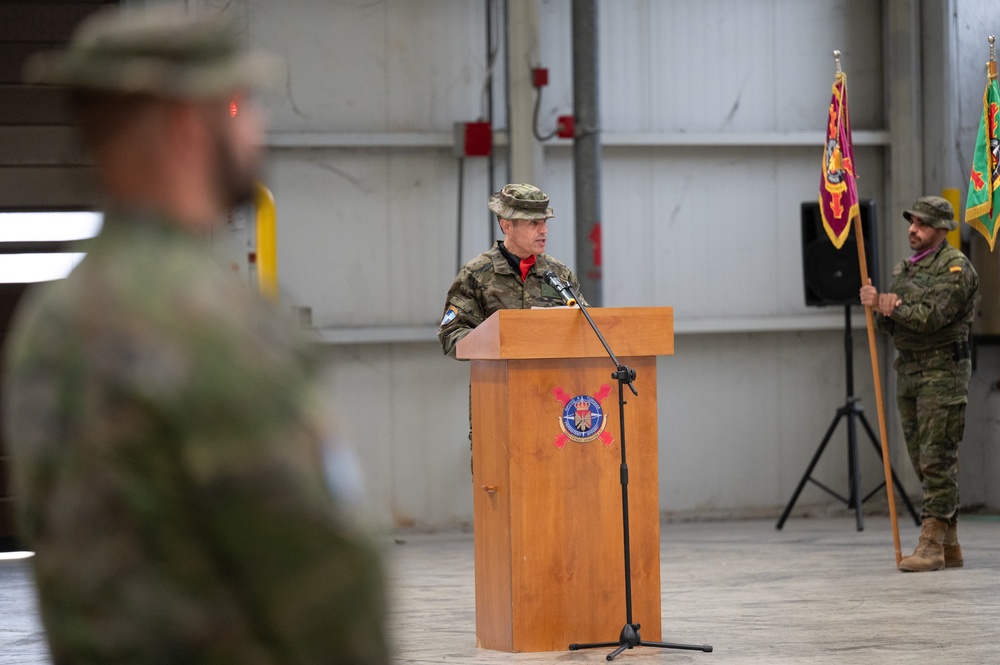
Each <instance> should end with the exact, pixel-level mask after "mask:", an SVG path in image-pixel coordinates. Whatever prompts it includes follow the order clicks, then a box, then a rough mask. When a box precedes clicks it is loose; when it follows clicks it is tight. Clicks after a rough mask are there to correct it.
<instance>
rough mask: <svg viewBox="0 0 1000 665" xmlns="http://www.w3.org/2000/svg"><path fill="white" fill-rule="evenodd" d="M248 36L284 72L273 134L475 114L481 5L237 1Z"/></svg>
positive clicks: (273, 99)
mask: <svg viewBox="0 0 1000 665" xmlns="http://www.w3.org/2000/svg"><path fill="white" fill-rule="evenodd" d="M246 2H247V4H248V5H249V15H250V17H251V18H250V27H249V33H250V40H251V43H253V44H254V45H255V46H256V47H258V48H261V49H263V50H267V51H269V52H271V53H274V54H276V55H278V56H280V57H281V58H282V60H283V62H284V63H285V65H286V67H287V69H286V71H285V72H284V74H283V75H282V77H281V79H280V81H279V85H278V86H277V89H276V90H275V91H273V92H272V93H270V94H268V95H266V96H265V100H266V101H267V106H268V109H269V111H270V112H271V116H272V123H271V125H272V129H274V130H280V131H289V130H308V131H355V132H360V131H410V130H415V129H420V130H429V129H437V130H449V131H450V129H451V126H452V122H454V121H455V120H473V119H475V118H477V117H479V116H480V115H482V114H483V107H482V101H481V95H480V93H481V91H482V87H483V80H484V77H485V59H486V55H485V53H486V49H485V46H483V39H484V37H483V35H484V34H485V28H483V21H484V16H485V14H484V9H483V3H480V2H464V1H459V0H421V1H420V2H408V1H405V0H404V1H400V0H387V1H385V2H351V1H346V0H339V1H332V2H331V1H330V0H288V1H286V2H274V1H273V0H246Z"/></svg>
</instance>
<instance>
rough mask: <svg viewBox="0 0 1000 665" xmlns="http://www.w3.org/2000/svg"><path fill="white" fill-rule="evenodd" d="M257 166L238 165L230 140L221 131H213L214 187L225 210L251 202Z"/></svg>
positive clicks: (255, 183) (253, 194) (254, 192)
mask: <svg viewBox="0 0 1000 665" xmlns="http://www.w3.org/2000/svg"><path fill="white" fill-rule="evenodd" d="M257 178H258V174H257V166H256V164H252V165H240V163H239V160H237V159H236V151H235V150H233V145H232V142H231V141H229V140H227V138H226V134H225V133H224V132H223V131H221V130H220V131H217V132H216V133H215V188H216V193H217V195H218V196H219V201H220V202H221V203H222V204H223V205H224V206H225V208H226V209H227V210H232V209H234V208H238V207H240V206H243V205H247V204H249V203H252V202H253V200H254V196H255V194H256V185H257Z"/></svg>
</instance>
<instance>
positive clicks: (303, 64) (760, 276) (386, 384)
mask: <svg viewBox="0 0 1000 665" xmlns="http://www.w3.org/2000/svg"><path fill="white" fill-rule="evenodd" d="M178 1H180V0H178ZM187 4H188V5H192V6H202V7H209V8H219V7H221V6H225V8H226V11H228V12H230V13H231V14H232V15H233V16H234V17H235V18H236V19H237V21H238V23H239V25H240V26H241V28H242V29H243V30H244V32H245V36H246V39H247V42H248V44H249V45H251V46H253V47H255V48H263V49H266V50H269V51H271V52H274V53H276V54H278V55H279V56H281V57H283V58H284V59H285V61H286V63H287V68H286V72H285V76H284V77H283V79H282V81H281V82H280V85H279V86H278V87H277V88H276V89H275V90H273V91H270V92H267V93H265V94H264V95H263V101H264V103H265V105H266V107H267V108H268V110H269V112H270V114H271V123H270V124H271V133H270V135H269V139H268V140H269V145H270V159H269V162H268V173H267V184H268V186H269V187H270V188H271V190H272V191H273V193H274V196H275V199H276V203H277V207H278V229H279V230H278V273H279V278H280V282H281V287H282V289H283V303H284V304H285V306H288V307H292V306H295V305H305V306H308V307H310V308H311V310H312V318H313V322H314V324H316V326H317V329H318V333H319V336H320V337H321V338H322V339H323V340H325V348H326V350H327V355H328V357H329V359H330V360H331V362H332V372H331V378H330V396H331V399H332V400H333V401H334V402H335V403H336V405H337V407H338V409H339V410H340V412H341V414H342V415H343V420H344V426H345V429H346V430H347V432H348V434H349V436H350V438H352V439H353V440H354V441H355V442H356V444H357V445H358V448H359V451H360V456H361V461H362V463H363V466H364V468H365V471H366V474H367V476H368V479H369V485H370V489H371V494H372V497H373V501H372V503H371V506H372V512H373V514H374V515H375V516H376V518H378V519H379V520H381V521H383V522H384V523H387V524H398V525H411V524H416V525H420V526H425V527H438V526H447V525H455V524H467V523H469V522H470V520H471V503H472V502H471V487H470V476H469V444H468V438H467V435H468V414H467V405H468V392H467V390H468V373H467V369H468V368H467V366H466V365H464V364H462V363H458V362H454V361H451V360H449V359H446V358H445V357H444V356H443V355H441V353H440V349H439V347H438V345H437V343H436V340H435V339H434V337H433V335H434V330H435V328H436V325H437V321H438V320H439V318H440V316H441V309H442V305H443V299H444V294H445V291H446V289H447V287H448V285H449V283H450V282H451V280H452V278H453V276H454V274H455V272H456V265H455V257H456V254H457V255H459V256H461V257H462V259H463V260H467V259H469V258H471V257H473V256H475V255H476V254H478V253H479V252H480V251H483V250H484V249H485V248H486V247H488V245H489V244H490V240H491V238H492V235H493V233H495V230H494V229H493V228H492V225H493V222H491V221H490V217H489V215H488V213H487V211H486V209H485V201H486V197H487V195H488V193H489V185H488V182H489V174H488V172H487V162H486V160H484V159H467V160H466V161H465V163H464V165H462V166H461V168H462V172H463V174H464V181H463V183H464V184H463V185H462V188H461V190H460V189H459V182H460V180H459V177H458V173H459V168H460V166H459V163H458V161H457V159H456V158H455V157H454V155H453V153H452V145H451V143H452V125H453V123H454V122H456V121H467V120H475V119H477V118H480V117H484V116H485V115H487V111H488V109H487V108H486V102H485V100H486V98H487V95H486V84H487V81H488V80H489V78H490V75H491V74H492V80H493V82H494V103H493V108H492V111H493V115H494V117H495V119H496V126H497V128H498V129H502V128H503V125H504V124H505V122H506V121H505V118H506V101H507V100H506V98H505V95H504V87H503V82H504V80H505V68H506V67H507V66H508V64H509V66H511V67H527V66H534V65H540V66H544V67H547V68H549V81H550V85H549V87H547V88H545V90H544V93H543V104H542V109H541V114H540V125H541V128H542V129H543V131H544V130H547V129H550V128H551V127H553V126H554V123H555V118H556V116H558V115H564V114H570V113H572V89H571V81H572V71H571V36H570V6H571V5H570V2H569V0H540V1H539V2H538V8H539V34H538V40H537V41H538V44H537V49H535V51H536V60H537V61H534V62H530V63H526V62H513V63H508V62H506V57H505V54H504V53H503V52H502V51H501V52H500V53H499V54H498V56H497V59H496V61H495V63H494V66H493V68H492V70H491V71H490V70H489V69H488V68H487V64H486V61H487V58H486V25H487V9H486V8H487V6H488V5H489V6H492V7H493V8H494V12H493V14H491V16H490V17H489V18H490V23H491V24H492V26H493V28H494V31H495V35H496V36H497V39H498V40H499V39H500V38H501V37H502V29H503V18H504V17H503V11H502V9H503V3H502V2H494V3H488V2H486V1H485V0H483V1H481V2H473V1H469V0H420V1H419V2H414V1H412V0H383V1H380V2H379V1H376V2H349V1H347V0H339V1H336V2H331V1H329V0H291V1H289V2H282V3H276V2H273V1H271V0H233V1H232V2H226V3H221V2H217V1H216V0H188V2H187ZM920 6H921V3H920V2H919V0H885V2H882V3H876V2H870V1H868V0H840V1H839V2H823V3H819V2H799V1H797V0H673V1H671V2H663V1H662V0H605V1H604V2H602V3H601V5H600V22H601V27H600V55H601V65H600V66H601V85H600V88H601V115H602V119H603V125H604V126H603V127H602V128H601V130H602V141H603V145H604V163H603V174H604V183H603V191H602V199H603V207H604V209H603V219H602V225H603V231H604V234H603V237H604V244H603V247H602V251H603V263H604V265H603V272H604V302H605V304H606V305H609V306H643V305H670V306H673V307H675V311H676V320H677V332H678V337H677V343H676V354H675V356H673V357H669V358H662V359H661V360H660V361H659V369H658V377H659V386H658V394H659V396H660V413H659V417H660V441H659V445H660V479H661V493H660V503H661V508H662V510H663V511H664V512H666V513H682V514H744V515H752V514H758V515H775V516H776V515H777V514H778V512H779V511H780V508H781V507H782V506H783V505H784V504H785V502H786V501H787V500H788V498H789V496H790V495H791V493H792V491H793V489H794V487H795V485H796V483H797V482H798V480H799V478H800V476H801V474H802V472H803V471H804V469H805V467H806V465H807V464H808V461H809V459H810V458H811V456H812V454H813V452H814V451H815V449H816V447H817V445H818V444H819V440H820V438H821V437H822V435H823V433H824V432H825V430H826V428H827V427H828V425H829V423H830V421H831V419H832V418H833V417H834V415H835V411H836V409H837V408H839V407H840V406H841V405H842V404H843V401H844V397H845V394H844V391H845V386H844V367H843V358H844V356H843V339H844V338H843V334H844V331H843V312H842V310H840V309H839V308H834V309H832V310H827V309H817V308H809V307H806V306H805V304H804V299H803V285H802V266H801V248H800V238H799V228H800V224H799V208H800V204H801V202H802V201H806V200H812V199H813V198H814V197H815V195H816V191H817V185H818V179H819V172H818V171H819V165H820V156H821V145H822V134H823V126H824V123H825V118H826V108H827V104H828V102H829V98H830V85H831V83H832V81H833V74H834V65H833V59H832V57H831V51H832V50H833V49H834V48H837V49H840V50H841V51H842V52H843V54H844V56H843V66H844V69H845V71H847V73H848V75H849V80H850V90H851V98H850V101H851V115H852V120H853V124H854V130H855V143H856V158H857V159H856V163H857V165H858V168H859V170H860V173H861V176H862V179H861V181H860V183H859V187H860V191H861V196H862V197H864V198H874V199H877V200H878V201H879V202H880V210H881V211H882V212H883V219H882V220H880V221H881V223H882V226H883V230H882V236H883V237H882V240H883V242H881V243H880V244H881V246H882V248H883V249H884V256H883V258H882V261H881V263H882V267H883V269H884V268H885V267H886V266H888V265H889V264H890V263H892V262H894V261H895V260H898V259H899V258H901V255H902V254H901V253H902V252H904V251H905V235H903V234H902V230H901V229H899V228H896V227H893V226H891V224H890V223H889V222H888V221H887V220H889V219H894V218H895V216H896V214H894V213H893V212H892V211H893V209H894V208H897V207H899V205H901V204H900V202H899V201H897V200H896V199H900V198H908V197H910V196H912V195H914V194H916V193H918V192H912V191H910V187H909V185H907V184H906V183H909V182H912V181H914V180H915V181H918V182H919V181H920V180H921V178H922V177H923V175H922V173H923V169H922V167H921V165H920V164H919V160H917V163H913V164H910V163H906V162H905V161H901V156H902V155H904V154H910V153H909V152H907V150H904V148H912V147H913V146H911V145H910V144H909V143H906V144H900V145H896V146H893V145H891V143H892V141H893V140H895V139H894V137H898V136H910V135H912V134H914V133H917V134H919V133H920V132H921V131H923V128H922V127H920V126H919V122H920V111H919V109H917V110H916V111H914V112H912V113H910V114H908V115H907V116H906V117H905V118H903V119H902V120H901V119H900V117H899V116H897V117H895V118H891V117H890V115H889V112H888V109H890V108H900V107H903V108H905V107H907V105H909V102H908V101H907V100H908V99H914V98H916V99H918V98H919V94H918V93H919V91H920V86H919V82H914V81H913V80H912V77H911V76H910V75H909V74H905V75H903V74H900V72H912V71H916V72H918V73H917V74H916V76H918V77H919V71H920V63H919V62H916V63H913V62H910V61H908V60H905V58H900V57H899V56H898V55H897V54H898V53H906V52H910V53H913V52H916V53H919V52H920V47H921V41H920V40H921V35H920V34H919V28H920V25H921V23H920ZM977 11H978V10H977ZM984 11H985V10H984ZM886 17H889V18H888V19H887V18H886ZM934 23H935V22H934V21H932V22H930V23H929V24H927V25H924V27H923V30H925V31H933V30H935V29H936V28H935V27H934ZM911 26H917V27H918V31H917V32H914V31H913V30H911ZM887 54H888V55H887ZM890 58H891V59H890ZM44 105H45V106H46V107H48V104H47V103H46V104H44ZM911 106H912V105H911ZM5 112H6V111H2V110H0V113H5ZM914 128H916V129H914ZM2 129H3V128H2V127H0V131H2ZM500 138H501V139H502V138H503V137H502V135H501V136H500ZM502 144H503V141H502V140H501V141H500V144H499V145H498V147H497V150H496V154H495V160H494V169H495V172H494V174H493V179H494V181H495V182H496V183H497V184H498V185H499V184H500V183H502V181H503V180H504V178H506V173H507V164H506V160H505V154H504V148H503V145H502ZM4 150H5V148H4V147H2V145H0V155H2V154H4ZM542 154H543V159H542V164H541V169H540V172H539V173H540V175H539V176H538V177H537V184H539V185H540V186H541V187H542V188H543V189H545V191H546V192H548V193H549V194H550V196H551V197H552V201H553V206H554V207H555V210H556V215H557V217H556V219H555V220H554V221H553V222H552V223H551V225H550V243H549V245H550V247H549V248H550V251H551V253H552V254H554V255H556V256H558V257H561V258H563V259H565V260H567V261H568V262H570V263H572V258H573V256H574V252H575V247H574V244H575V243H574V240H573V237H574V234H573V230H572V224H573V221H572V220H573V218H574V210H573V198H574V197H573V190H572V151H571V148H570V145H569V143H568V142H565V141H558V140H554V141H549V142H547V143H546V145H545V147H544V149H543V153H542ZM914 154H916V155H920V154H921V153H920V152H919V150H917V151H916V152H915V153H914ZM33 159H37V157H33ZM69 161H73V160H69ZM3 170H4V165H3V161H2V159H0V197H2V196H4V195H7V194H5V193H9V192H10V191H11V189H12V188H11V185H10V184H9V183H10V182H13V181H12V180H7V184H6V185H5V184H4V181H3V180H2V177H3ZM16 170H17V171H18V172H19V173H20V171H21V170H22V169H20V168H19V169H16ZM7 177H8V178H12V177H16V178H24V177H25V176H24V175H17V176H11V175H10V173H8V174H7ZM926 184H927V185H928V186H930V185H935V184H936V183H931V182H928V183H926ZM25 191H28V190H27V188H26V189H25ZM460 194H462V196H460ZM459 201H461V203H459ZM907 202H908V201H907ZM459 208H461V209H459ZM459 219H461V220H462V242H461V247H457V246H456V243H457V242H458V223H459ZM901 237H902V240H900V238H901ZM855 320H856V321H861V320H862V317H861V316H860V314H859V315H858V316H856V317H855ZM858 332H859V334H855V336H854V345H855V349H854V353H855V357H856V359H857V361H856V365H857V368H856V388H857V390H856V393H857V395H858V396H860V397H861V398H862V402H863V403H864V404H866V405H867V406H868V409H867V413H868V416H869V419H870V420H871V421H872V422H873V423H874V422H875V420H874V419H875V408H874V399H873V397H872V380H871V376H870V372H869V371H868V369H867V368H868V363H867V345H866V343H865V339H864V335H863V333H861V331H858ZM883 354H884V350H883ZM641 382H642V377H640V378H639V384H638V385H639V388H640V389H641ZM887 408H888V411H889V416H890V421H892V420H893V419H894V408H893V406H892V404H891V401H890V402H889V403H888V404H887ZM980 429H981V428H980ZM896 434H897V433H896V432H895V428H893V427H891V429H890V436H893V435H896ZM845 436H846V433H843V432H838V433H837V435H836V437H835V439H834V442H833V443H832V444H831V446H830V447H829V448H828V452H827V453H826V454H825V457H824V458H823V460H822V461H821V463H820V466H819V468H818V475H819V477H820V478H821V479H823V481H824V482H826V483H827V484H829V485H831V486H834V487H842V488H844V489H845V491H846V487H847V455H846V450H845V449H844V446H843V444H840V443H838V442H839V441H842V440H843V439H844V437H845ZM859 444H860V452H861V455H862V458H863V462H864V464H863V467H862V472H863V476H864V480H865V485H866V487H870V486H874V485H876V484H877V483H878V482H880V481H881V466H880V464H879V463H878V460H877V458H876V457H875V455H874V452H873V451H872V450H871V448H870V446H869V444H868V443H867V441H865V440H863V439H862V440H861V441H860V442H859ZM894 446H896V449H897V450H898V448H899V443H898V437H897V439H896V441H894ZM895 462H896V465H897V471H899V472H900V475H901V476H903V477H904V482H906V483H908V484H909V485H911V487H912V486H913V483H914V479H913V478H912V474H911V472H910V471H909V469H908V468H905V466H902V465H904V464H905V462H904V460H903V457H901V456H899V457H897V458H896V459H895ZM828 502H829V499H828V497H827V496H826V495H824V494H821V493H819V492H818V491H816V490H807V491H806V493H805V494H804V495H803V497H802V498H801V499H800V501H799V505H800V506H802V507H806V506H810V505H825V504H827V503H828Z"/></svg>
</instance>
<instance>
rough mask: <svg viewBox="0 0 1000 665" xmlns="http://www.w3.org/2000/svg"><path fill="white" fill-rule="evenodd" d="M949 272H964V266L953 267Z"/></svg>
mask: <svg viewBox="0 0 1000 665" xmlns="http://www.w3.org/2000/svg"><path fill="white" fill-rule="evenodd" d="M948 272H962V266H952V267H950V268H948Z"/></svg>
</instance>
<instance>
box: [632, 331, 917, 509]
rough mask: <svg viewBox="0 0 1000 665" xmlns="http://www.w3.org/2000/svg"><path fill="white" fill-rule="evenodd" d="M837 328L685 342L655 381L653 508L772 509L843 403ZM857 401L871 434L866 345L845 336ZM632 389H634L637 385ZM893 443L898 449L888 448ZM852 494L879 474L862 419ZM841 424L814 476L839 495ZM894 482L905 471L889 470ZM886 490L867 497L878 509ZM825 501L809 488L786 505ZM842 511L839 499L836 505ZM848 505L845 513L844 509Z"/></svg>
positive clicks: (784, 499) (843, 469)
mask: <svg viewBox="0 0 1000 665" xmlns="http://www.w3.org/2000/svg"><path fill="white" fill-rule="evenodd" d="M843 348H844V347H843V333H842V332H817V333H782V334H772V335H746V334H743V335H702V336H694V335H689V336H683V337H679V338H678V339H677V342H676V347H675V355H674V356H670V357H663V358H661V359H660V360H659V361H658V363H657V372H658V374H659V377H660V384H659V392H658V397H659V400H660V407H659V422H660V506H661V508H662V509H663V510H664V511H665V512H667V513H692V512H694V513H703V514H718V513H719V512H726V511H727V510H729V511H731V512H733V513H735V514H752V513H753V512H754V511H758V512H759V513H760V514H762V515H770V514H773V515H774V516H775V519H777V515H778V514H780V510H775V509H776V508H783V507H784V506H785V505H786V504H787V503H788V500H789V499H790V498H791V495H792V492H793V491H794V490H795V487H796V485H797V484H798V482H799V480H800V479H801V477H802V475H803V473H804V472H805V470H806V468H807V466H808V464H809V462H810V460H811V459H812V456H813V455H814V454H815V452H816V450H817V449H818V447H819V444H820V442H821V441H822V438H823V435H824V434H825V433H826V430H827V428H828V427H829V426H830V424H831V422H832V421H833V419H834V417H835V416H836V411H837V409H838V408H840V407H841V406H843V404H844V398H845V390H846V387H845V374H844V371H845V370H844V355H843ZM854 358H855V394H856V395H857V396H858V397H860V398H861V406H862V407H863V408H864V409H865V411H866V417H867V419H868V421H869V423H870V424H871V426H872V428H873V429H874V430H875V432H876V433H877V432H878V420H877V417H876V409H875V401H874V397H873V396H872V388H871V385H872V382H871V372H870V371H867V372H866V367H868V365H867V358H868V356H867V343H866V340H865V339H864V336H863V335H858V334H855V335H854ZM640 389H641V385H640ZM894 445H900V444H899V442H894ZM857 446H858V454H859V460H860V462H861V477H862V489H863V490H864V493H865V494H867V493H868V492H869V491H871V490H872V489H873V488H875V487H877V486H878V484H879V483H880V482H881V479H882V477H883V474H882V465H881V461H880V459H879V457H878V455H877V453H876V451H875V449H874V447H873V446H872V444H871V442H870V440H869V439H868V437H867V435H866V434H865V433H864V431H863V429H862V427H861V424H860V423H858V438H857ZM847 450H848V446H847V421H846V418H845V419H841V421H840V423H839V424H838V426H837V429H836V430H835V431H834V434H833V436H832V437H831V439H830V442H829V443H828V444H827V447H826V449H825V451H824V453H823V455H822V457H821V458H820V462H819V463H818V465H817V467H816V470H815V471H814V474H813V475H814V477H815V478H817V479H818V480H820V481H821V482H823V483H824V484H826V485H828V486H829V487H831V489H834V490H835V491H838V492H840V493H841V494H842V495H843V496H845V497H846V496H848V494H849V491H848V490H849V484H848V475H847V473H848V466H847ZM896 473H897V475H899V477H900V478H901V479H902V480H903V482H904V484H907V483H910V484H912V483H913V482H914V478H913V474H912V471H911V470H910V469H909V468H898V467H897V468H896ZM884 497H885V493H884V492H882V493H881V494H880V495H879V496H878V498H875V497H873V498H872V502H873V503H876V504H877V503H878V502H879V501H881V502H882V505H884V500H885V499H884ZM831 500H833V501H836V500H834V499H831V497H829V496H828V495H826V494H825V493H823V492H822V490H820V489H818V488H816V487H815V486H813V485H812V484H810V485H809V486H808V488H807V489H806V490H804V491H803V493H802V495H801V496H800V498H799V500H798V501H797V502H796V509H797V510H798V509H801V508H805V507H808V506H810V505H812V506H815V505H824V504H827V503H829V502H830V501H831ZM841 505H842V506H843V504H841ZM844 507H846V506H844Z"/></svg>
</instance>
